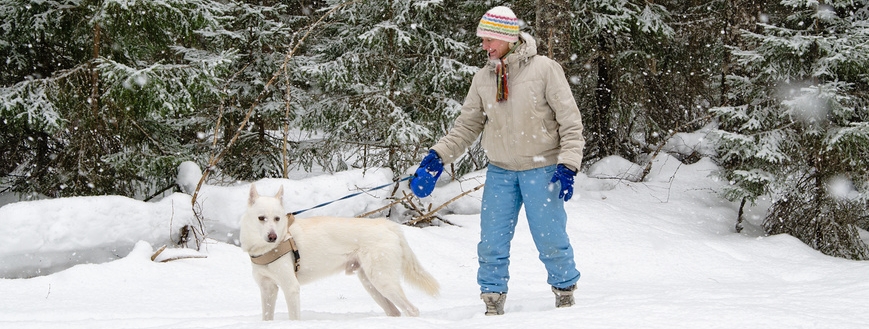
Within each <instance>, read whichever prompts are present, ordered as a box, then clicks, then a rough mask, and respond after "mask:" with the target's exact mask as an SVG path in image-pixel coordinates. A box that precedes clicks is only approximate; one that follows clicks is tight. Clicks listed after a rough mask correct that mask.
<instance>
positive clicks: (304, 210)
mask: <svg viewBox="0 0 869 329" xmlns="http://www.w3.org/2000/svg"><path fill="white" fill-rule="evenodd" d="M411 178H413V175H411V176H407V177H405V178H402V179H399V180H397V181H395V182H392V183H388V184H383V185H380V186H377V187H373V188H370V189H367V190H365V191H361V192H357V193H353V194H349V195H345V196H344V197H342V198H340V199H337V200H332V201H329V202H325V203H321V204H318V205H316V206H313V207H311V208H308V209H302V210H297V211H294V212H292V214H293V215H298V214H301V213H303V212H306V211H308V210H313V209H317V208H320V207H323V206H327V205H329V204H331V203H333V202H337V201H341V200H344V199H349V198H352V197H354V196H357V195H360V194H362V193H366V192H371V191H374V190H379V189H382V188H384V187H387V186H391V185H392V184H396V183H401V182H403V181H406V180H408V179H411Z"/></svg>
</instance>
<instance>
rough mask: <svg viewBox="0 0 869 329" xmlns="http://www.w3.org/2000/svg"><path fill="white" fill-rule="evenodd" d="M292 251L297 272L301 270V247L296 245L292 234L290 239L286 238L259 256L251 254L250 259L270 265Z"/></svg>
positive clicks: (259, 263)
mask: <svg viewBox="0 0 869 329" xmlns="http://www.w3.org/2000/svg"><path fill="white" fill-rule="evenodd" d="M290 251H292V252H293V258H294V259H293V265H295V266H294V268H295V270H296V272H298V271H299V259H300V258H301V256H300V255H299V248H297V247H296V240H294V239H293V237H292V236H291V237H290V238H289V239H287V240H284V242H281V243H279V244H278V246H277V247H275V248H274V249H272V250H269V251H267V252H266V253H264V254H262V255H259V256H250V261H251V262H252V263H254V264H257V265H268V264H271V263H273V262H274V261H276V260H278V258H281V257H283V256H284V255H286V254H287V253H289V252H290Z"/></svg>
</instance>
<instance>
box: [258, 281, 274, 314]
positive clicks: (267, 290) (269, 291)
mask: <svg viewBox="0 0 869 329" xmlns="http://www.w3.org/2000/svg"><path fill="white" fill-rule="evenodd" d="M256 282H257V283H258V284H259V290H260V299H261V302H262V309H263V321H271V320H274V319H275V302H276V301H277V300H278V285H277V283H275V282H274V281H272V280H271V279H269V278H266V277H260V278H258V279H257V280H256Z"/></svg>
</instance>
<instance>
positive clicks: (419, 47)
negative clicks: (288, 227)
mask: <svg viewBox="0 0 869 329" xmlns="http://www.w3.org/2000/svg"><path fill="white" fill-rule="evenodd" d="M327 3H328V4H329V8H333V7H334V6H343V5H344V2H342V1H327ZM465 6H468V5H466V4H463V3H456V2H450V3H439V2H432V1H409V0H379V1H364V2H354V3H352V4H349V5H346V6H344V7H342V8H340V9H339V10H337V11H336V12H335V14H333V17H330V19H329V23H328V24H327V25H325V26H324V28H323V29H321V30H319V31H317V33H316V38H313V39H312V40H311V41H310V42H309V43H308V45H307V52H306V54H308V55H307V56H304V57H299V58H297V60H296V61H294V67H293V70H298V71H299V72H302V74H303V76H305V77H307V80H309V81H311V88H310V91H311V92H312V93H315V94H316V95H315V97H314V98H315V102H314V103H313V104H311V105H310V106H308V107H307V108H306V113H305V115H304V116H303V118H302V120H301V124H302V127H304V128H305V129H306V130H308V131H312V132H319V133H320V134H321V135H319V136H320V137H321V138H320V139H319V140H313V138H312V141H311V143H309V144H308V146H307V148H308V152H310V153H312V154H313V153H315V152H316V155H314V156H315V157H316V158H319V159H322V160H319V161H318V162H319V163H320V164H322V165H324V166H325V165H328V164H337V166H336V167H333V168H328V169H330V170H342V169H345V168H373V167H387V168H390V169H393V171H394V172H396V174H397V175H398V174H399V173H401V172H403V171H404V170H405V169H406V168H409V167H411V166H413V165H416V164H417V163H418V161H419V159H421V157H422V154H421V153H422V152H425V150H426V148H427V147H428V146H430V145H433V144H434V142H435V141H436V138H438V137H440V136H442V135H443V134H444V133H445V132H446V130H447V129H448V127H449V126H450V125H451V124H452V119H453V118H455V116H457V115H458V111H459V109H460V107H461V101H460V100H462V99H463V98H464V94H465V92H466V91H467V90H466V88H467V85H468V84H469V81H470V76H471V74H473V73H474V72H475V71H476V70H477V67H475V66H472V65H469V64H467V63H466V59H467V54H469V53H470V52H471V51H472V49H470V48H469V46H468V44H467V43H466V42H465V41H464V40H466V39H467V38H468V36H469V35H470V36H473V33H474V30H462V29H458V28H456V25H455V22H457V21H461V20H462V19H464V18H463V17H460V16H459V15H458V14H460V13H462V12H464V10H463V7H465ZM480 15H482V12H481V13H480ZM456 16H459V17H456ZM465 162H467V160H466V161H465ZM460 163H461V162H460Z"/></svg>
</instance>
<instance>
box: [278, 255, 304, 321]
mask: <svg viewBox="0 0 869 329" xmlns="http://www.w3.org/2000/svg"><path fill="white" fill-rule="evenodd" d="M284 273H288V274H287V275H284V276H283V277H282V278H281V284H280V285H281V290H283V291H284V300H286V302H287V313H289V314H290V320H299V319H301V318H302V310H301V306H300V303H299V292H300V287H299V280H298V279H297V278H296V275H295V273H294V272H293V268H292V267H288V268H285V272H284Z"/></svg>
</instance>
